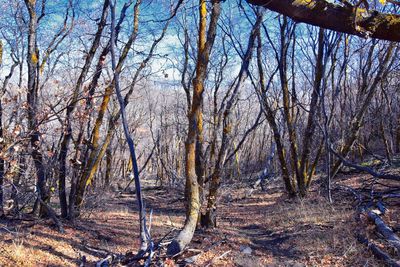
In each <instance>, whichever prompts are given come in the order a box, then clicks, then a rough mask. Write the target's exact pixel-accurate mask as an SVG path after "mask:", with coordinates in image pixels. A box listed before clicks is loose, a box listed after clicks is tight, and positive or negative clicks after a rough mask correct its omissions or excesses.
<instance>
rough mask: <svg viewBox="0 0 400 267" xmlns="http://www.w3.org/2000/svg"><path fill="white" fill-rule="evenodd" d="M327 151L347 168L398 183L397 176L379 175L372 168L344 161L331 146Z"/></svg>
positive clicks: (398, 178)
mask: <svg viewBox="0 0 400 267" xmlns="http://www.w3.org/2000/svg"><path fill="white" fill-rule="evenodd" d="M329 150H330V151H331V152H332V153H333V154H334V155H335V156H336V157H338V158H339V159H340V161H341V162H342V163H343V164H344V165H346V166H348V167H352V168H354V169H356V170H359V171H362V172H366V173H369V174H371V175H372V176H374V177H376V178H381V179H385V180H394V181H400V176H399V175H394V174H386V173H379V172H376V171H374V170H373V169H372V168H369V167H365V166H361V165H358V164H355V163H353V162H351V161H349V160H347V159H345V158H344V157H343V156H342V155H340V154H339V153H338V152H336V151H335V150H334V149H333V148H332V145H330V146H329Z"/></svg>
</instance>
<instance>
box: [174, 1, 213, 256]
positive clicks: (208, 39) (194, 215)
mask: <svg viewBox="0 0 400 267" xmlns="http://www.w3.org/2000/svg"><path fill="white" fill-rule="evenodd" d="M211 3H212V12H211V20H210V23H209V30H208V33H206V28H207V20H206V19H207V3H206V1H205V0H199V14H200V18H199V35H198V36H199V41H198V54H197V63H196V77H195V78H194V79H193V98H192V105H191V110H190V112H189V116H188V118H189V121H188V122H189V126H188V136H187V139H186V145H185V148H186V151H185V160H186V173H185V174H186V190H187V206H186V220H185V224H184V226H183V229H182V230H181V231H180V233H179V234H178V236H177V237H176V238H175V239H174V240H173V241H172V242H171V244H169V246H168V249H167V254H168V255H175V254H176V253H179V252H180V251H182V250H183V249H184V248H185V247H186V246H187V245H188V244H189V243H190V241H191V240H192V238H193V235H194V231H195V229H196V225H197V221H198V217H199V212H200V196H199V184H198V181H197V175H196V140H197V137H198V133H199V129H198V126H199V124H198V121H197V120H198V118H201V117H202V114H201V112H202V111H201V104H202V102H203V92H204V81H205V78H206V72H207V66H208V63H209V57H210V52H211V49H212V47H213V45H214V40H215V35H216V30H217V22H218V18H219V15H220V2H219V0H212V1H211Z"/></svg>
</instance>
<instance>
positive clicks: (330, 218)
mask: <svg viewBox="0 0 400 267" xmlns="http://www.w3.org/2000/svg"><path fill="white" fill-rule="evenodd" d="M354 179H355V178H354ZM347 180H348V179H347ZM316 188H319V186H317V185H315V186H313V189H312V190H311V192H310V196H309V197H308V198H307V199H305V200H302V201H300V200H289V199H287V197H286V196H285V194H283V193H282V192H283V189H282V188H281V187H280V181H276V182H274V183H271V184H270V185H269V186H268V190H267V192H261V191H259V190H257V191H255V192H254V193H253V194H252V195H251V196H246V194H247V193H248V192H249V186H248V185H243V184H242V186H240V187H239V186H235V187H233V186H224V187H223V188H222V190H221V193H222V194H221V199H220V203H221V204H220V206H219V217H218V228H216V229H214V230H198V231H197V232H196V235H195V238H194V240H193V242H192V243H191V245H190V247H189V251H188V252H186V253H185V254H183V255H181V256H180V257H178V258H177V259H174V261H172V260H170V259H166V258H164V257H162V255H163V254H162V253H161V254H160V255H158V254H157V255H156V259H157V262H158V263H160V262H164V263H165V265H166V266H173V265H174V264H179V265H188V266H298V267H299V266H380V265H381V264H380V263H379V262H378V261H377V260H376V259H374V257H373V256H372V255H371V254H370V253H369V252H368V251H367V249H366V247H364V246H363V245H361V244H360V243H359V242H358V241H357V239H356V238H355V231H356V230H357V229H358V228H359V227H360V226H359V225H357V224H356V222H355V219H354V212H355V210H354V202H353V196H352V195H351V194H348V193H346V192H344V191H334V194H333V198H334V204H332V205H331V204H329V203H328V202H327V201H326V199H325V197H323V196H322V194H321V193H320V192H319V191H318V190H317V189H316ZM144 193H145V196H146V203H147V210H150V209H152V210H153V214H152V227H151V233H152V236H153V239H154V240H159V239H160V238H162V237H164V236H165V235H166V234H167V233H170V234H173V233H174V232H171V231H176V230H174V229H179V227H180V226H181V225H182V223H183V219H184V202H183V199H182V192H180V191H177V190H173V189H161V188H153V189H152V190H146V191H145V192H144ZM99 195H100V194H99ZM92 202H93V203H92V208H90V209H89V208H88V209H87V210H86V211H85V213H84V216H83V218H81V219H79V220H77V221H75V222H74V223H73V224H71V223H67V222H65V230H66V233H65V234H60V233H58V232H57V231H56V229H55V228H54V227H52V226H51V221H38V220H36V221H33V220H26V219H25V220H7V221H6V220H2V221H0V233H1V236H0V266H77V265H79V264H81V263H82V259H83V258H85V259H86V261H87V264H86V266H93V265H94V264H93V263H94V262H96V261H98V260H99V259H102V258H104V257H106V256H107V255H109V254H125V253H126V252H129V251H131V252H135V251H136V250H137V248H138V246H139V243H138V223H137V222H138V216H137V211H136V208H135V207H136V203H135V200H134V195H133V194H123V195H120V196H118V195H117V194H115V193H107V194H105V193H104V192H102V193H101V197H97V198H96V199H95V200H92ZM89 206H90V205H89ZM394 213H395V212H394ZM396 219H397V218H396ZM397 223H398V222H397ZM159 256H160V257H159ZM157 262H156V263H157Z"/></svg>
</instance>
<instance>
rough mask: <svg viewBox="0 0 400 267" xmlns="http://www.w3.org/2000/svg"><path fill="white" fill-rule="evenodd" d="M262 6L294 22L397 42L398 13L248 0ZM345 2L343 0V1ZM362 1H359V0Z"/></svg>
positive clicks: (317, 1) (316, 0)
mask: <svg viewBox="0 0 400 267" xmlns="http://www.w3.org/2000/svg"><path fill="white" fill-rule="evenodd" d="M247 1H248V2H249V3H251V4H254V5H260V6H264V7H266V8H268V9H270V10H272V11H276V12H278V13H281V14H283V15H285V16H288V17H291V18H292V19H294V20H295V21H299V22H305V23H308V24H311V25H314V26H319V27H321V28H325V29H330V30H333V31H337V32H343V33H349V34H353V35H358V36H362V37H370V38H376V39H383V40H389V41H395V42H399V41H400V31H399V30H398V29H399V28H400V15H398V14H394V13H393V14H385V13H381V12H377V11H376V10H370V11H367V10H366V9H363V8H359V7H355V6H352V5H350V4H349V1H346V3H345V4H343V3H342V4H339V3H332V1H328V0H307V1H299V0H247ZM343 2H345V1H343ZM360 2H361V1H360Z"/></svg>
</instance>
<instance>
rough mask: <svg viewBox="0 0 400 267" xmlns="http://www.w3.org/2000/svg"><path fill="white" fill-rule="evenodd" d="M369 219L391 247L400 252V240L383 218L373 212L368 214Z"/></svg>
mask: <svg viewBox="0 0 400 267" xmlns="http://www.w3.org/2000/svg"><path fill="white" fill-rule="evenodd" d="M367 215H368V218H369V219H370V220H372V221H373V222H374V223H375V225H376V228H377V230H378V232H379V233H381V234H382V235H383V236H384V237H385V238H386V240H387V241H388V242H389V244H390V245H392V246H393V247H395V248H396V249H397V251H400V238H399V237H398V236H397V235H396V234H395V233H394V232H393V230H392V229H391V228H390V227H389V226H387V225H386V224H385V222H384V221H383V220H382V218H381V217H380V216H379V215H378V214H377V213H376V212H375V211H373V210H370V211H368V212H367Z"/></svg>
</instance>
